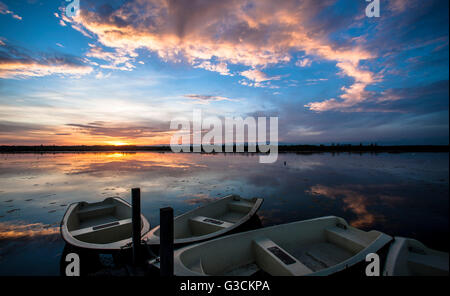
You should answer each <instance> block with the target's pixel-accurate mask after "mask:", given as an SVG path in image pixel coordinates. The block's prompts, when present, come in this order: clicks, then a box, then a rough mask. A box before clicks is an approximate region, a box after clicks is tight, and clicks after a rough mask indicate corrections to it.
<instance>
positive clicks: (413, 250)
mask: <svg viewBox="0 0 450 296" xmlns="http://www.w3.org/2000/svg"><path fill="white" fill-rule="evenodd" d="M448 259H449V257H448V253H445V252H440V251H436V250H432V249H430V248H427V247H426V246H425V245H424V244H422V243H421V242H419V241H417V240H415V239H411V238H404V237H395V238H394V242H393V243H392V244H391V246H390V247H389V252H388V255H387V259H386V264H385V269H384V272H383V275H385V276H433V275H435V276H448V274H449V273H448Z"/></svg>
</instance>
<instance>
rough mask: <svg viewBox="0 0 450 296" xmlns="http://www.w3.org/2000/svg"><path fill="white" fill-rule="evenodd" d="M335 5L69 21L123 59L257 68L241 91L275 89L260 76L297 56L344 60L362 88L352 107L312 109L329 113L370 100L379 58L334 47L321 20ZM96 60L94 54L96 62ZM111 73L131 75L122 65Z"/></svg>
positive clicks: (201, 6)
mask: <svg viewBox="0 0 450 296" xmlns="http://www.w3.org/2000/svg"><path fill="white" fill-rule="evenodd" d="M333 3H334V1H313V0H303V1H299V0H289V1H282V2H277V3H274V2H273V1H269V0H258V1H250V0H249V1H244V2H242V1H238V0H231V1H226V2H223V1H170V0H153V1H138V0H136V1H130V2H126V3H125V4H123V5H122V6H120V7H119V8H116V9H115V8H113V7H112V6H110V5H108V4H104V5H99V6H98V7H97V8H96V9H91V8H89V9H82V10H81V13H80V14H79V15H78V16H77V17H75V18H74V19H73V20H69V21H71V23H72V25H73V26H76V27H78V28H79V29H80V28H83V29H84V30H85V31H87V32H89V35H94V36H96V38H97V40H98V42H100V43H101V44H102V45H103V46H106V47H110V48H113V49H114V50H115V51H116V52H117V54H118V55H119V56H122V57H123V56H128V57H133V56H136V51H137V50H138V49H140V48H145V49H148V50H149V51H151V52H156V53H157V54H158V56H159V57H160V58H161V59H163V60H166V61H172V62H181V61H186V62H188V63H190V64H192V65H193V66H194V67H200V68H204V69H206V70H210V71H216V72H219V73H220V74H222V75H228V74H230V71H229V67H228V65H229V64H237V65H244V66H249V67H250V68H249V69H248V70H246V71H241V72H240V74H241V75H243V76H245V77H247V78H248V79H249V80H250V81H246V80H242V81H241V84H243V85H248V86H257V87H261V86H268V85H269V84H268V83H264V82H267V81H269V80H273V78H269V77H267V76H265V75H264V74H263V73H262V72H261V71H260V69H262V68H265V67H268V66H270V65H275V64H280V63H281V64H282V63H287V62H289V61H290V60H291V59H292V57H291V54H290V53H291V52H292V51H301V52H304V53H305V54H307V55H308V56H317V57H319V58H321V59H325V60H330V61H336V62H337V66H338V67H339V68H340V69H341V70H342V73H343V74H345V75H348V76H350V77H352V78H354V80H355V82H354V84H353V85H351V86H349V87H345V88H343V89H342V90H343V92H344V94H343V95H342V97H341V98H342V99H343V100H344V102H341V103H338V102H336V101H335V100H333V101H330V102H324V103H323V104H314V105H307V106H308V107H310V108H311V109H313V110H316V111H323V110H329V109H332V108H336V107H339V106H343V107H346V106H351V105H352V104H354V102H357V101H361V100H363V98H364V96H365V95H366V92H365V87H366V86H367V85H369V84H371V83H373V82H375V81H376V80H375V79H374V78H372V76H373V75H372V73H370V72H369V70H363V69H361V68H360V65H359V63H360V61H362V60H367V59H372V58H374V57H375V55H374V54H373V53H370V52H368V51H367V50H364V49H363V48H362V47H361V46H358V45H352V44H335V43H333V42H331V41H329V40H328V38H327V36H326V33H327V31H326V30H324V27H323V26H320V25H318V24H317V21H316V17H317V16H318V14H319V13H320V12H321V11H323V9H325V8H327V7H328V6H330V5H331V4H333ZM329 30H330V29H329V28H328V31H329ZM95 54H96V53H94V52H93V51H92V50H91V52H90V55H91V56H93V55H95ZM111 58H112V57H111ZM299 63H300V66H303V67H305V66H308V65H310V63H311V61H310V59H303V60H302V61H300V62H299ZM110 68H113V69H124V68H123V67H122V68H120V67H117V65H114V66H113V67H110ZM367 76H369V78H371V79H369V78H368V77H367Z"/></svg>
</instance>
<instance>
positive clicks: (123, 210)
mask: <svg viewBox="0 0 450 296" xmlns="http://www.w3.org/2000/svg"><path fill="white" fill-rule="evenodd" d="M149 229H150V224H149V222H148V221H147V219H146V218H145V217H144V216H143V215H141V236H143V235H145V234H146V233H147V232H148V231H149ZM60 232H61V235H62V237H63V239H64V241H65V242H66V243H68V244H70V245H72V246H74V247H76V248H81V249H90V250H99V251H117V250H123V249H127V248H130V247H131V245H132V238H131V236H132V219H131V205H130V204H129V203H127V202H126V201H124V200H123V199H121V198H119V197H109V198H106V199H105V200H103V201H102V202H97V203H87V202H77V203H73V204H71V205H69V207H68V208H67V211H66V213H65V214H64V217H63V219H62V221H61V225H60Z"/></svg>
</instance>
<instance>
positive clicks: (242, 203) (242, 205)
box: [228, 200, 254, 213]
mask: <svg viewBox="0 0 450 296" xmlns="http://www.w3.org/2000/svg"><path fill="white" fill-rule="evenodd" d="M253 206H254V204H253V203H251V202H248V201H246V200H236V201H232V202H229V203H228V208H229V209H230V210H231V211H235V212H239V213H248V212H250V210H251V209H252V208H253Z"/></svg>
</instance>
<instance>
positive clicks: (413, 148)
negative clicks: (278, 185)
mask: <svg viewBox="0 0 450 296" xmlns="http://www.w3.org/2000/svg"><path fill="white" fill-rule="evenodd" d="M243 146H244V150H245V151H246V152H248V145H243ZM189 148H190V149H189V151H193V149H192V145H191V146H190V147H189ZM84 151H87V152H89V151H92V152H138V151H155V152H158V151H159V152H165V151H169V152H170V151H171V148H170V146H135V145H124V146H112V145H93V146H87V145H77V146H56V145H38V146H13V145H12V146H7V145H3V146H0V153H26V152H28V153H33V152H36V153H45V152H84ZM222 151H225V146H223V147H222ZM233 151H236V145H234V146H233ZM278 151H279V152H300V153H308V152H312V153H316V152H391V153H396V152H447V151H449V145H395V146H382V145H377V144H376V143H371V144H368V145H363V144H362V143H360V144H359V145H352V144H340V143H336V144H335V143H332V144H331V145H279V146H278ZM256 152H260V151H258V147H256Z"/></svg>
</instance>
